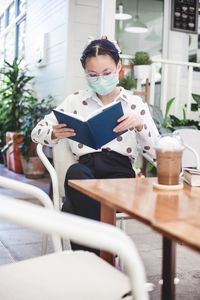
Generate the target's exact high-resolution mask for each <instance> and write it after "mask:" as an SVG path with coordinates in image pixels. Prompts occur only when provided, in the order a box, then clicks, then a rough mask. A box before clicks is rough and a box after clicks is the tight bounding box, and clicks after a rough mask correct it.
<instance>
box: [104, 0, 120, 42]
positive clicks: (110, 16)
mask: <svg viewBox="0 0 200 300" xmlns="http://www.w3.org/2000/svg"><path fill="white" fill-rule="evenodd" d="M100 2H101V22H100V34H101V35H106V36H107V37H108V39H110V40H114V39H115V8H116V0H101V1H100Z"/></svg>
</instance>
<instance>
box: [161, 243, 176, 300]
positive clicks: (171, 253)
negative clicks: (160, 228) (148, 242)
mask: <svg viewBox="0 0 200 300" xmlns="http://www.w3.org/2000/svg"><path fill="white" fill-rule="evenodd" d="M162 251H163V258H162V278H163V285H162V298H161V299H162V300H169V299H170V300H175V285H174V278H175V269H176V243H175V242H173V241H172V240H170V239H168V238H166V237H163V249H162Z"/></svg>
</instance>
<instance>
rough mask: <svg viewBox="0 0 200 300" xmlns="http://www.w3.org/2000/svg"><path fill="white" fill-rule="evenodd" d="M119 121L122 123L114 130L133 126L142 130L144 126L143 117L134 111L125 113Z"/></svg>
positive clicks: (123, 129) (118, 130) (117, 130)
mask: <svg viewBox="0 0 200 300" xmlns="http://www.w3.org/2000/svg"><path fill="white" fill-rule="evenodd" d="M117 122H118V123H120V124H119V125H117V126H116V127H115V128H114V129H113V131H114V132H121V131H125V130H127V129H133V128H134V129H136V130H137V131H141V130H142V128H143V120H142V118H141V117H139V116H137V115H135V114H133V113H128V114H125V115H123V116H122V117H121V118H119V119H118V120H117Z"/></svg>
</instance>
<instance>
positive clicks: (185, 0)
mask: <svg viewBox="0 0 200 300" xmlns="http://www.w3.org/2000/svg"><path fill="white" fill-rule="evenodd" d="M171 4H172V6H171V14H172V15H171V30H175V31H182V32H188V33H197V31H198V0H172V3H171Z"/></svg>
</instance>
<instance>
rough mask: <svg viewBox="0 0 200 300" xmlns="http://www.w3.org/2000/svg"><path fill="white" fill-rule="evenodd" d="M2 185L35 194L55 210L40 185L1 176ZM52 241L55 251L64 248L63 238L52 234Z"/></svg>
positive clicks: (0, 183)
mask: <svg viewBox="0 0 200 300" xmlns="http://www.w3.org/2000/svg"><path fill="white" fill-rule="evenodd" d="M0 187H4V188H7V189H9V190H11V189H12V190H15V191H18V192H22V193H25V194H27V195H30V196H33V197H34V198H36V199H38V200H39V201H40V203H41V204H42V205H43V206H45V207H46V208H48V209H50V210H54V206H53V203H52V201H51V199H50V198H49V196H48V195H47V194H46V193H45V192H44V191H42V190H41V189H39V188H38V187H35V186H33V185H30V184H27V183H24V182H20V181H17V180H14V179H10V178H7V177H3V176H0ZM1 198H2V195H1ZM52 241H53V245H54V249H55V251H61V250H62V242H61V239H60V238H58V237H57V236H54V235H52Z"/></svg>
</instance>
